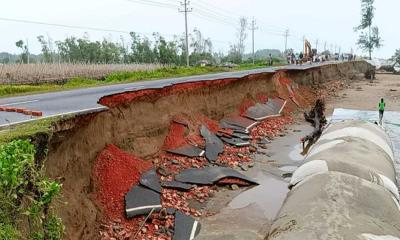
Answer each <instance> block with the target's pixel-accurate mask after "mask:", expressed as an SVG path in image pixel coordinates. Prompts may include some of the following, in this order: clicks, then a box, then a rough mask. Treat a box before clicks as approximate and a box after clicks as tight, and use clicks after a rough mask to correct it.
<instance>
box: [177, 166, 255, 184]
mask: <svg viewBox="0 0 400 240" xmlns="http://www.w3.org/2000/svg"><path fill="white" fill-rule="evenodd" d="M223 178H238V179H241V180H244V181H247V182H249V183H251V184H258V183H257V182H256V181H254V180H253V179H251V178H249V177H247V176H245V175H243V174H241V173H239V172H238V171H236V170H233V169H231V168H226V167H205V168H200V169H198V168H190V169H186V170H183V171H182V172H181V173H179V174H178V175H176V176H175V179H176V180H177V181H180V182H184V183H191V184H199V185H213V184H214V183H216V182H218V181H219V180H221V179H223Z"/></svg>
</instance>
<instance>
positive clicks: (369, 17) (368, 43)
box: [355, 0, 382, 59]
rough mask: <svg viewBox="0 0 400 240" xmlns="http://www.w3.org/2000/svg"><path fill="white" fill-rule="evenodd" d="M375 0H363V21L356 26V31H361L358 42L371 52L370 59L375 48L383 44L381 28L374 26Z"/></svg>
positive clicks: (361, 46) (362, 47)
mask: <svg viewBox="0 0 400 240" xmlns="http://www.w3.org/2000/svg"><path fill="white" fill-rule="evenodd" d="M374 1H375V0H361V8H362V10H361V23H360V25H359V26H357V27H356V28H355V31H361V33H360V36H359V39H358V41H357V44H358V46H359V47H360V48H361V49H362V50H363V51H366V52H368V53H369V59H372V52H373V51H374V49H376V48H380V47H381V46H382V39H381V37H380V36H379V29H378V27H377V26H372V22H373V19H374V11H375V7H374Z"/></svg>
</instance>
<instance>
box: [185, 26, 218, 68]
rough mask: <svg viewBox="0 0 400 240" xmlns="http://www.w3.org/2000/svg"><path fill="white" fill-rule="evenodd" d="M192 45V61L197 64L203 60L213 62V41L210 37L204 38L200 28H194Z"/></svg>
mask: <svg viewBox="0 0 400 240" xmlns="http://www.w3.org/2000/svg"><path fill="white" fill-rule="evenodd" d="M190 47H191V49H192V51H191V54H190V62H192V63H195V64H196V63H198V62H199V61H201V60H208V61H209V62H212V58H213V55H212V47H213V46H212V41H211V39H210V38H204V37H203V35H202V33H201V31H200V30H199V29H196V28H195V29H194V30H193V34H191V44H190Z"/></svg>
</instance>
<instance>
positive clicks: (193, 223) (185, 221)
mask: <svg viewBox="0 0 400 240" xmlns="http://www.w3.org/2000/svg"><path fill="white" fill-rule="evenodd" d="M200 228H201V225H200V223H199V222H198V221H197V220H196V219H194V218H193V217H191V216H187V215H185V214H184V213H182V212H180V211H177V212H176V213H175V229H174V236H173V237H172V240H192V239H194V238H195V237H196V236H197V235H198V234H199V232H200Z"/></svg>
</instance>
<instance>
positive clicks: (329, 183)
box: [268, 120, 400, 240]
mask: <svg viewBox="0 0 400 240" xmlns="http://www.w3.org/2000/svg"><path fill="white" fill-rule="evenodd" d="M391 146H392V144H391V141H390V139H389V137H388V135H387V134H386V133H385V131H384V130H383V129H382V128H381V127H379V126H377V125H376V124H373V123H370V122H367V121H360V120H347V121H340V122H336V123H333V124H331V125H330V126H329V127H328V128H327V129H326V130H325V131H324V133H323V134H322V136H321V138H320V139H319V140H318V141H317V143H316V144H315V145H314V146H313V147H312V148H311V150H310V152H309V154H308V156H307V158H306V161H305V164H304V165H302V166H301V167H300V168H298V169H297V170H296V171H295V173H294V174H293V177H292V179H291V181H290V187H291V188H292V190H291V191H290V192H289V194H288V196H287V199H286V201H285V203H284V205H283V207H282V208H281V210H280V213H279V216H278V217H277V218H276V221H275V223H274V224H273V226H272V229H271V231H270V234H269V238H268V239H271V240H272V239H273V240H275V239H285V240H291V239H293V240H294V239H398V238H397V237H398V236H400V227H399V226H400V205H399V190H398V188H397V185H396V174H395V160H394V154H393V151H392V148H391Z"/></svg>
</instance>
